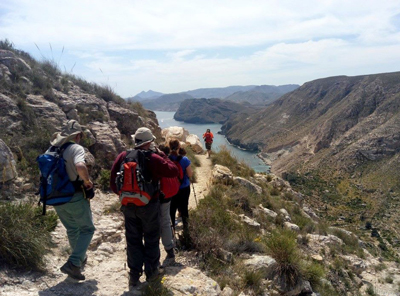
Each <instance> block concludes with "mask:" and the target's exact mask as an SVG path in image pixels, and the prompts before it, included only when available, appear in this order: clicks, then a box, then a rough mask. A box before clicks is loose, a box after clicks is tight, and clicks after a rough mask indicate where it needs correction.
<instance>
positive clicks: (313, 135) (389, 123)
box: [222, 72, 400, 239]
mask: <svg viewBox="0 0 400 296" xmlns="http://www.w3.org/2000/svg"><path fill="white" fill-rule="evenodd" d="M222 130H223V132H224V133H225V134H226V136H227V138H228V139H229V140H230V141H231V142H232V143H234V144H237V145H241V146H242V147H246V148H249V149H253V150H259V151H261V155H262V156H263V157H264V159H265V160H266V161H267V162H269V163H272V171H274V172H275V173H279V174H283V176H285V178H286V179H288V180H290V181H291V182H292V184H293V185H297V186H298V188H301V189H302V190H304V191H303V192H307V193H308V195H309V197H310V198H312V199H313V202H314V203H315V205H316V206H319V207H320V208H321V210H322V211H323V212H325V211H326V215H327V217H330V218H331V219H337V218H339V217H342V218H343V219H344V220H345V221H348V222H350V221H355V222H357V223H360V224H363V223H365V221H366V220H369V219H372V220H373V221H376V223H378V224H380V223H382V221H384V222H383V225H384V226H385V227H387V231H396V232H397V230H398V226H397V225H398V223H399V222H400V221H398V218H397V217H398V213H397V207H398V202H397V197H398V196H400V186H399V185H400V184H399V182H398V180H399V177H400V169H399V165H398V164H399V161H400V153H399V152H400V134H399V130H400V72H396V73H385V74H376V75H365V76H356V77H347V76H338V77H330V78H325V79H318V80H315V81H311V82H308V83H305V84H304V85H302V86H301V87H300V88H298V89H296V90H295V91H293V92H291V93H288V94H286V95H284V96H283V97H281V98H280V99H278V100H277V101H275V102H274V103H272V104H271V105H270V106H268V107H267V108H265V109H264V110H261V111H259V112H258V113H256V114H253V115H252V116H246V115H242V114H238V115H237V116H233V117H231V118H230V119H229V120H228V121H227V122H226V123H225V124H224V126H223V127H222ZM327 187H328V188H327ZM339 208H340V209H339ZM392 239H393V237H392ZM397 239H398V238H397Z"/></svg>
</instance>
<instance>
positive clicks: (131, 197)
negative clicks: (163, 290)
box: [110, 127, 178, 290]
mask: <svg viewBox="0 0 400 296" xmlns="http://www.w3.org/2000/svg"><path fill="white" fill-rule="evenodd" d="M132 139H133V141H134V145H135V146H134V148H135V149H133V150H128V151H124V152H122V153H120V154H119V155H118V157H117V158H116V160H115V161H114V164H113V166H112V168H111V178H110V187H111V189H112V191H113V192H114V193H116V194H118V195H119V196H120V200H121V203H122V206H121V211H122V213H123V214H124V217H125V235H126V242H127V257H128V267H129V269H130V271H129V289H130V290H132V289H134V288H135V287H136V286H137V285H138V284H139V278H140V276H141V275H142V273H143V264H144V272H145V274H146V281H148V282H149V281H152V280H154V279H157V278H158V276H159V274H160V269H159V266H160V245H159V241H160V215H159V209H160V202H159V195H160V179H161V178H162V177H167V178H173V177H176V176H178V168H177V167H176V165H175V164H174V163H173V162H172V161H170V160H169V159H168V158H167V157H166V156H165V154H164V153H162V152H160V151H159V150H158V149H156V151H157V153H154V152H153V151H151V150H150V146H151V145H152V142H153V141H154V140H155V139H156V138H155V137H154V136H153V134H152V133H151V131H150V130H149V129H148V128H145V127H141V128H139V129H138V130H137V131H136V133H135V135H133V136H132ZM143 239H144V242H143Z"/></svg>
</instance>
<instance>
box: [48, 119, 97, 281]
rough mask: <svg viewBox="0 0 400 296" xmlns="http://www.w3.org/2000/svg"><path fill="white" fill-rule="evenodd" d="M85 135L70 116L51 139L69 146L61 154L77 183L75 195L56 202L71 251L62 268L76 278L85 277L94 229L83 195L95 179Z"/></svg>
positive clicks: (55, 207)
mask: <svg viewBox="0 0 400 296" xmlns="http://www.w3.org/2000/svg"><path fill="white" fill-rule="evenodd" d="M83 137H84V133H83V129H82V127H81V125H80V124H79V123H78V122H77V121H76V120H69V121H68V122H67V124H66V125H65V126H63V128H62V131H61V132H59V133H55V134H53V137H52V139H51V141H50V144H51V145H52V146H56V147H62V146H63V147H66V148H65V150H64V152H63V154H62V155H63V158H64V159H65V161H66V170H67V173H68V176H69V179H70V180H71V181H73V184H74V187H75V194H74V195H73V197H72V199H71V200H70V201H69V202H67V203H64V204H62V205H57V206H54V209H55V210H56V212H57V214H58V217H59V218H60V220H61V223H62V224H63V225H64V227H65V228H66V230H67V235H68V240H69V245H70V247H71V251H72V252H71V255H70V256H69V258H68V261H67V262H66V263H65V264H64V265H63V266H62V267H61V269H60V270H61V271H62V272H63V273H66V274H68V275H69V276H70V277H72V278H74V279H76V280H84V279H85V276H84V275H83V274H82V273H81V267H82V266H83V265H85V264H86V262H87V256H86V251H87V249H88V247H89V244H90V241H91V240H92V237H93V233H94V231H95V227H94V225H93V220H92V211H91V209H90V202H89V200H88V199H86V198H85V197H84V191H85V190H83V188H82V185H83V186H84V188H85V189H86V190H93V183H92V181H91V180H90V176H89V172H88V169H87V167H86V164H85V150H84V149H83V147H82V146H81V145H79V142H80V141H81V139H82V138H83ZM67 143H70V144H67ZM92 197H93V196H92Z"/></svg>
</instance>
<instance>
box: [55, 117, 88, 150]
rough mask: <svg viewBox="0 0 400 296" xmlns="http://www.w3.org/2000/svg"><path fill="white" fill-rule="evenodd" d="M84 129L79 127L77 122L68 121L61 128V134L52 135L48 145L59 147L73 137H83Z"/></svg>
mask: <svg viewBox="0 0 400 296" xmlns="http://www.w3.org/2000/svg"><path fill="white" fill-rule="evenodd" d="M84 129H85V127H84V126H82V125H80V124H79V122H78V121H76V120H74V119H71V120H68V122H67V123H66V124H65V125H64V126H63V127H62V129H61V132H56V133H54V134H53V136H52V137H51V140H50V144H51V145H52V146H57V147H60V146H62V145H63V144H64V143H67V142H68V141H70V140H72V139H73V138H75V136H76V135H78V134H82V135H85V134H84V133H83V131H84Z"/></svg>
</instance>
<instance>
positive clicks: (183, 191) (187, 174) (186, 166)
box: [169, 140, 193, 230]
mask: <svg viewBox="0 0 400 296" xmlns="http://www.w3.org/2000/svg"><path fill="white" fill-rule="evenodd" d="M169 148H170V149H171V153H170V156H169V158H170V159H171V160H173V161H178V162H179V164H180V165H181V167H182V170H183V180H182V183H181V186H180V187H179V192H178V194H177V195H175V196H173V197H172V199H171V209H170V215H171V222H172V225H173V227H174V228H175V215H176V211H177V210H179V212H180V213H181V217H182V223H183V229H184V230H187V226H188V221H187V220H188V218H189V208H188V207H189V196H190V180H189V178H191V177H192V175H193V171H192V167H191V166H190V163H191V162H190V160H189V158H187V157H186V156H183V155H179V151H181V152H182V153H184V154H186V151H185V150H184V149H183V148H181V144H180V142H179V140H171V141H169ZM180 149H182V150H180Z"/></svg>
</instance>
